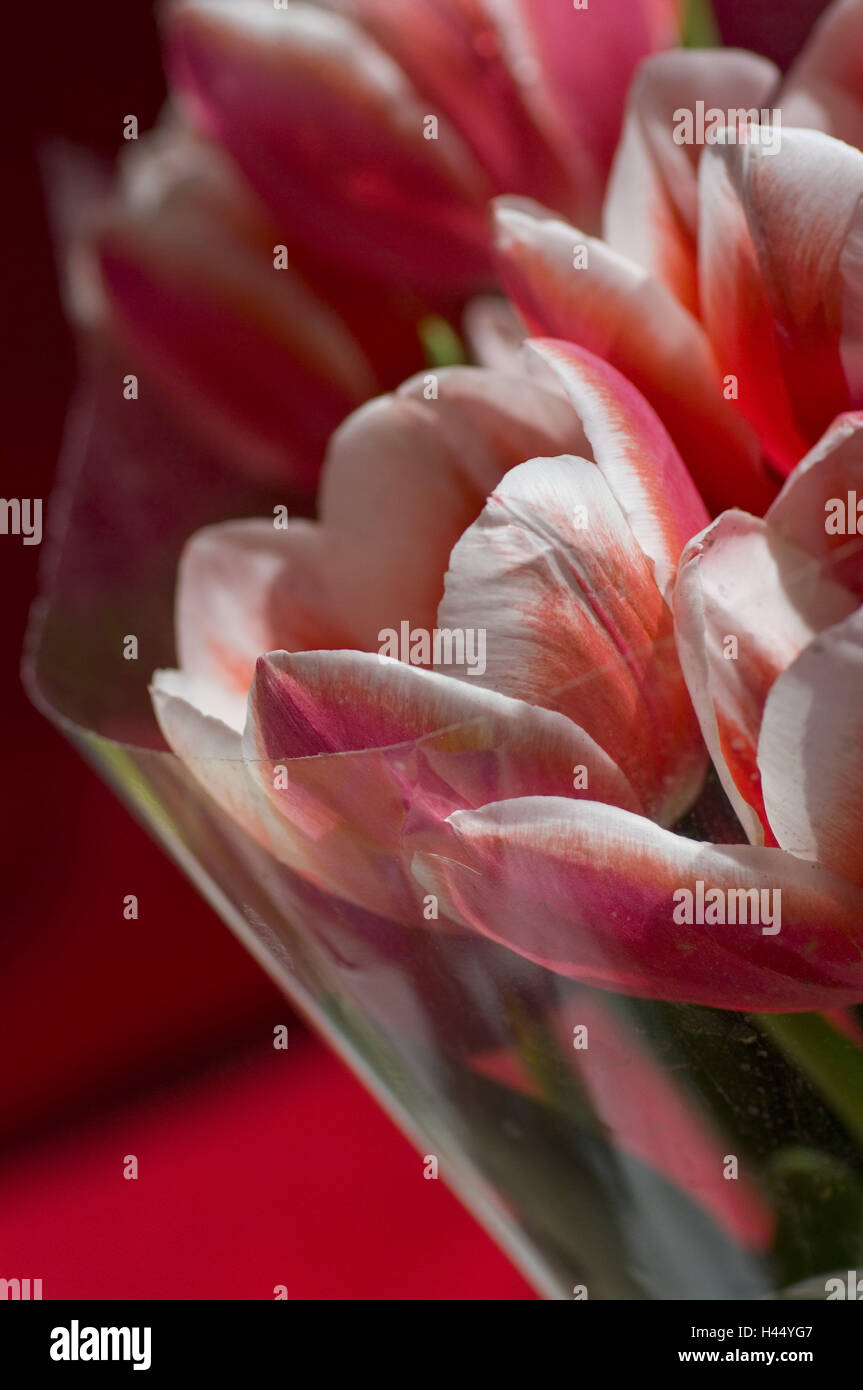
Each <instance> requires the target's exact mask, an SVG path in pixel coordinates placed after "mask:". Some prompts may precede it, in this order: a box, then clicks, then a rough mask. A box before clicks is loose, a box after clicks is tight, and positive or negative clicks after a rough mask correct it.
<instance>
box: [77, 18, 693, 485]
mask: <svg viewBox="0 0 863 1390" xmlns="http://www.w3.org/2000/svg"><path fill="white" fill-rule="evenodd" d="M677 18H678V16H677V0H614V2H613V3H608V0H606V2H605V3H604V4H602V5H601V6H595V7H593V8H589V9H587V10H585V11H583V12H580V11H578V10H577V9H575V8H574V7H571V6H568V5H560V4H559V3H558V0H532V3H530V4H528V3H527V0H445V2H444V3H442V0H411V3H410V4H401V3H399V4H393V3H391V0H343V3H333V4H330V5H312V4H302V3H295V2H294V0H291V3H290V5H284V6H276V5H274V4H272V3H271V2H270V0H250V2H249V3H238V2H237V0H234V3H230V0H226V3H212V0H200V2H199V0H194V2H192V0H190V3H179V4H174V5H171V6H169V7H168V8H167V10H166V12H165V15H164V46H165V60H166V67H167V70H168V75H169V81H170V83H171V87H172V100H171V102H170V103H169V106H168V108H167V112H166V115H165V116H164V117H163V119H162V120H161V122H160V124H159V126H158V127H157V129H156V130H155V132H153V133H151V134H150V135H148V136H145V137H144V138H143V139H142V140H141V141H140V145H139V144H138V142H137V133H136V134H135V139H134V140H133V141H132V143H131V144H130V146H129V148H128V151H127V153H126V154H125V155H124V157H123V160H122V161H121V169H120V175H121V176H120V179H119V181H118V186H117V188H116V189H115V191H114V193H113V195H112V196H110V197H108V198H105V197H100V198H98V199H96V200H95V203H96V206H95V209H94V211H93V212H92V215H91V216H90V217H89V218H88V219H85V226H84V229H83V236H82V237H81V238H80V241H81V242H82V243H83V245H82V246H79V245H77V240H79V239H76V251H75V265H76V272H75V277H74V278H75V280H76V288H77V291H78V292H77V294H76V299H77V300H78V301H79V303H83V302H84V301H85V300H86V301H87V323H88V327H90V328H91V329H92V328H93V327H95V328H96V329H97V330H98V333H99V335H100V337H101V338H102V339H103V340H106V341H107V342H108V343H109V344H110V345H111V346H112V347H113V348H114V350H115V352H116V355H117V357H118V359H119V362H120V363H122V364H123V371H124V372H133V373H134V374H135V375H136V376H138V377H139V378H140V390H141V391H151V392H152V389H153V387H154V386H155V387H157V388H158V390H159V391H160V392H161V393H162V394H164V396H165V397H166V399H167V400H168V401H169V402H170V404H171V405H172V407H173V408H174V410H176V411H177V413H178V418H179V419H180V420H182V421H183V423H184V425H185V428H186V429H187V430H190V431H191V432H192V433H194V434H195V435H196V436H197V437H198V439H199V440H202V441H203V443H204V444H205V446H206V447H208V448H209V449H210V450H211V451H212V452H213V454H214V455H215V456H216V457H219V458H222V459H226V460H227V461H228V462H229V463H230V465H231V466H232V467H234V468H236V469H239V470H240V471H242V472H243V473H245V474H247V475H251V476H252V477H254V478H256V479H260V480H262V481H264V482H271V483H281V484H283V485H284V487H285V488H287V489H288V491H289V495H291V496H293V495H294V494H304V495H305V496H306V497H309V496H310V495H312V494H313V492H314V488H315V484H316V481H317V477H318V474H319V471H320V466H321V461H322V459H323V457H324V453H325V449H326V442H327V439H328V438H329V435H330V434H331V432H332V430H333V429H334V428H335V426H336V425H337V424H338V423H339V422H340V421H341V420H342V419H344V417H345V416H346V415H347V414H348V413H349V412H350V410H352V409H353V408H354V407H355V406H357V405H359V404H360V403H361V402H362V401H363V400H366V399H368V398H370V397H372V396H374V395H375V394H377V393H378V392H379V391H381V390H382V389H387V388H391V387H394V386H395V385H397V384H398V383H399V382H400V381H403V380H404V379H405V377H406V376H408V375H409V374H410V373H411V372H412V371H414V370H418V369H419V367H420V366H421V365H422V362H423V360H424V357H423V350H422V348H423V343H422V342H421V337H422V327H423V323H424V321H425V320H426V319H428V316H429V315H430V314H431V315H434V314H443V315H445V316H449V317H450V318H452V317H453V316H457V315H458V314H459V312H460V310H461V307H462V305H463V302H464V298H465V295H467V294H468V293H472V292H473V291H475V290H477V289H481V288H483V287H490V286H493V285H494V270H493V265H492V256H491V244H490V237H489V225H488V200H489V198H490V197H492V196H493V195H494V194H496V193H504V192H515V193H524V194H527V195H531V196H534V197H537V198H541V199H543V200H545V201H548V202H550V203H552V204H553V205H554V206H555V207H559V208H561V209H562V210H563V211H564V212H565V213H566V215H568V216H571V217H575V218H578V219H580V220H581V221H583V222H585V223H586V224H587V225H589V226H595V225H596V224H597V222H598V216H599V208H600V205H601V200H602V192H603V187H604V184H605V181H606V179H607V176H608V170H609V167H610V164H611V159H612V155H613V152H614V147H615V144H616V141H617V138H618V134H619V130H620V124H621V117H622V112H623V104H624V99H625V94H626V89H627V86H628V83H629V80H630V77H631V75H632V73H633V71H634V69H635V67H636V65H637V64H638V62H639V60H640V59H641V58H642V57H643V56H644V55H645V54H647V53H651V52H653V51H655V50H656V49H658V48H662V47H666V46H668V45H670V44H672V43H673V42H675V40H676V37H677ZM85 191H86V197H85ZM77 199H78V201H79V202H91V201H93V200H92V196H91V194H90V191H89V190H85V188H84V187H83V183H82V186H80V187H79V188H78V190H77ZM79 220H80V219H79Z"/></svg>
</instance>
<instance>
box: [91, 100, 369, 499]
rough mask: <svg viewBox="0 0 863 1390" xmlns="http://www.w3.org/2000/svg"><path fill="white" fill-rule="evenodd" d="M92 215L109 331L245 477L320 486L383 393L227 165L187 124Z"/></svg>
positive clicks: (139, 162) (154, 143)
mask: <svg viewBox="0 0 863 1390" xmlns="http://www.w3.org/2000/svg"><path fill="white" fill-rule="evenodd" d="M122 175H123V182H122V187H121V195H120V196H119V197H117V198H116V199H115V200H114V201H112V202H108V203H107V204H105V205H104V206H103V207H102V208H101V209H100V211H99V212H98V213H97V214H94V215H93V216H92V217H91V225H90V227H89V232H88V237H87V255H88V257H89V260H90V262H91V264H92V267H93V268H94V269H95V266H96V265H98V267H99V275H98V279H99V282H100V290H101V294H100V299H101V314H100V320H101V323H100V326H101V327H102V329H103V331H104V330H105V329H107V330H108V331H110V332H111V333H113V334H114V335H118V336H120V338H121V340H122V342H123V343H124V344H125V345H126V346H127V347H128V345H129V344H131V346H132V347H133V349H134V350H135V352H136V354H137V355H138V356H139V357H140V358H141V359H142V360H143V361H146V363H147V368H148V372H149V374H151V375H152V376H153V377H155V378H156V380H157V381H158V382H159V383H160V385H161V387H162V389H163V390H164V391H165V392H167V393H168V394H169V395H170V396H171V397H172V398H173V399H174V400H178V401H179V403H180V404H181V405H182V406H183V407H184V408H185V409H186V410H187V411H191V415H192V419H193V422H194V423H195V425H196V427H197V429H198V431H199V432H203V433H205V435H206V437H207V438H208V439H209V440H211V441H213V442H214V443H215V444H216V446H217V447H219V448H221V450H222V451H224V450H225V449H226V448H227V447H228V446H229V445H230V446H231V450H232V455H233V456H234V457H235V458H236V459H237V460H238V461H239V462H240V465H241V466H242V467H243V468H244V470H245V471H253V472H254V473H256V474H259V475H260V474H262V475H263V476H265V477H267V478H277V479H280V480H282V481H284V479H285V478H286V477H291V476H293V478H294V480H295V481H296V482H299V483H301V484H302V485H304V486H305V487H306V488H308V486H309V484H310V483H312V484H313V483H314V482H315V481H316V478H317V473H318V471H319V469H320V464H321V460H322V458H323V453H324V448H325V445H326V439H327V436H328V435H329V433H330V432H331V431H332V429H334V428H335V426H336V425H337V424H338V423H339V421H340V420H341V419H343V418H344V416H345V415H346V414H347V412H348V411H349V410H350V409H352V408H353V407H354V406H356V405H358V404H359V403H360V402H361V401H363V400H365V399H366V398H367V397H368V396H370V395H372V394H374V391H375V389H376V386H377V382H376V378H375V374H374V372H373V371H372V368H371V366H370V365H369V363H368V361H367V360H366V358H365V356H364V354H363V353H362V351H361V350H360V348H359V346H358V344H357V342H356V341H355V339H354V338H353V337H352V336H351V334H350V333H349V331H348V329H347V328H346V326H345V324H344V323H343V322H342V321H341V320H340V319H339V318H338V316H337V315H336V314H335V313H334V311H333V310H332V309H331V308H330V307H328V305H327V304H325V303H324V302H323V301H322V300H320V299H319V298H318V297H317V296H316V295H315V294H314V293H313V292H312V291H311V290H310V289H309V288H308V287H307V286H306V285H305V284H304V283H303V282H302V280H300V279H299V278H298V277H297V274H296V271H295V270H294V269H290V270H288V271H286V272H280V273H278V274H276V273H274V271H273V244H274V242H275V241H277V240H278V235H277V234H276V233H274V230H273V228H272V227H271V226H270V225H269V223H268V221H267V219H266V217H265V215H264V214H263V211H262V209H261V208H260V206H259V205H258V203H257V200H256V199H255V198H254V197H253V196H252V194H251V193H250V191H249V189H248V187H247V186H246V184H245V183H244V181H243V180H242V179H241V178H239V177H238V176H237V174H236V172H235V171H234V169H233V167H232V165H231V163H230V161H229V160H228V159H227V157H226V156H224V155H222V154H221V153H220V152H219V151H217V150H216V149H214V148H213V147H212V146H211V145H209V144H208V143H207V142H206V141H203V140H200V139H196V138H195V137H193V136H192V135H191V134H190V133H189V132H188V131H187V130H185V129H184V128H183V127H182V126H179V127H175V126H174V125H170V124H169V125H168V126H167V127H166V128H164V129H160V130H157V131H156V132H154V133H153V134H152V135H150V136H148V137H147V138H146V139H145V140H143V141H142V142H141V148H140V150H137V149H136V150H134V153H133V155H132V156H131V157H129V156H127V157H126V159H125V160H124V162H123V165H122Z"/></svg>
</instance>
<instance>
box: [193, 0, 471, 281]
mask: <svg viewBox="0 0 863 1390" xmlns="http://www.w3.org/2000/svg"><path fill="white" fill-rule="evenodd" d="M167 27H168V34H167V38H168V53H169V59H170V63H171V67H172V69H173V74H174V78H175V81H176V84H177V86H178V88H179V90H180V91H181V92H182V93H183V94H184V97H185V104H186V108H187V110H188V111H189V114H190V116H191V118H192V120H193V121H195V122H196V124H197V125H198V126H199V128H202V129H204V130H205V131H206V132H207V133H208V134H210V135H211V136H214V137H215V138H216V139H218V141H219V142H220V143H221V144H222V145H223V146H224V147H225V148H226V149H227V150H228V151H229V152H230V154H231V155H232V156H233V158H234V159H235V160H236V161H237V163H238V164H239V166H240V168H241V169H242V170H243V172H244V174H245V175H246V177H247V178H248V180H249V182H250V183H251V184H252V186H253V187H254V188H255V189H256V190H257V192H258V193H259V194H260V196H261V198H262V199H263V201H264V203H265V204H266V205H267V207H268V208H269V209H270V212H271V213H272V215H273V217H274V218H275V220H276V221H277V223H279V224H280V225H282V226H283V227H284V228H285V229H286V235H287V229H290V231H291V232H292V233H293V234H294V235H298V236H299V237H300V238H301V239H302V240H304V241H305V242H306V243H307V244H310V245H312V246H314V247H316V248H317V249H319V250H321V251H323V252H325V253H326V254H328V255H332V256H333V257H334V259H335V260H336V262H337V264H350V265H352V266H354V267H356V268H358V269H360V270H364V271H371V272H372V273H374V274H377V275H379V276H382V277H383V278H387V279H391V278H392V277H393V276H401V277H404V278H405V279H407V280H409V281H410V282H411V283H412V284H415V285H417V286H421V287H423V288H427V289H436V288H438V287H440V286H441V285H443V286H444V287H446V288H448V289H452V288H453V287H454V286H455V287H457V286H459V285H461V286H462V287H466V286H470V285H475V284H477V282H479V283H480V284H482V283H483V282H484V281H486V280H487V279H488V268H487V252H486V247H485V240H486V237H485V219H484V213H483V206H484V201H485V199H486V198H487V197H488V196H489V195H490V193H491V192H492V191H493V190H492V189H491V187H490V186H489V185H488V183H487V181H486V179H485V176H484V175H483V172H482V170H481V169H480V168H479V166H478V165H477V164H476V162H475V160H474V159H473V158H472V156H471V155H470V153H469V151H468V150H467V148H466V147H465V146H464V145H463V144H462V142H461V140H460V138H459V136H458V135H457V134H456V132H455V131H454V130H452V129H451V128H450V127H449V125H448V123H447V122H446V121H445V120H444V119H443V118H441V119H440V121H439V129H438V138H437V139H436V140H428V139H426V138H425V137H424V126H423V122H424V118H425V115H426V109H425V106H424V104H423V102H422V100H421V99H420V97H419V95H418V93H417V92H416V91H415V90H414V88H413V87H412V85H411V84H410V82H409V81H408V79H407V78H406V76H405V75H404V74H403V73H402V71H401V70H400V68H399V67H398V66H397V64H396V63H395V62H393V60H392V59H391V58H390V57H389V55H388V54H386V53H385V52H384V51H383V50H382V49H381V48H379V47H378V46H377V44H375V43H374V41H373V40H372V39H371V38H370V37H369V36H368V35H366V34H364V32H363V31H362V30H361V29H360V28H358V27H357V26H356V25H354V24H352V23H351V22H350V21H349V20H347V19H345V18H344V17H342V16H340V15H336V14H332V13H328V12H327V11H325V10H321V9H318V8H316V7H314V6H312V5H304V4H293V3H292V4H291V5H289V6H288V7H287V8H286V9H284V10H281V9H274V8H273V7H272V6H269V7H267V6H257V5H246V4H243V3H238V2H237V0H226V3H221V4H211V3H197V2H196V0H194V2H193V3H187V4H183V5H181V6H179V7H177V8H176V9H174V10H172V11H171V12H169V16H168V20H167ZM333 151H338V166H337V168H336V167H334V165H333V162H332V152H333Z"/></svg>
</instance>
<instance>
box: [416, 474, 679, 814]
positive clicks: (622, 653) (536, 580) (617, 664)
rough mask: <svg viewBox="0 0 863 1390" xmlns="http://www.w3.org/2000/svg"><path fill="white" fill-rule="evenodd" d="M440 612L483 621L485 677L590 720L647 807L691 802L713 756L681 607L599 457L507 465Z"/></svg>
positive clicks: (469, 537) (461, 551)
mask: <svg viewBox="0 0 863 1390" xmlns="http://www.w3.org/2000/svg"><path fill="white" fill-rule="evenodd" d="M438 623H439V625H440V627H441V628H443V629H454V630H474V631H481V632H484V633H485V634H486V659H485V668H484V670H483V671H482V672H478V673H477V675H476V678H477V680H478V681H479V682H481V683H482V684H483V685H485V686H488V687H489V688H491V689H494V690H500V691H503V692H504V693H505V694H508V695H513V696H517V697H519V698H521V699H524V700H527V701H529V702H531V703H532V704H537V705H542V706H544V707H546V708H548V709H555V710H559V711H561V712H562V713H564V714H566V715H568V716H569V717H570V718H571V719H573V720H574V721H575V722H576V723H577V724H579V725H581V727H582V728H584V729H585V730H587V732H588V733H589V734H591V736H592V737H593V738H594V739H595V740H596V741H597V742H598V743H599V744H600V745H601V746H602V747H604V748H605V749H606V750H607V751H608V752H609V753H610V754H611V755H612V756H613V757H614V758H615V760H616V761H617V763H618V765H619V766H620V767H621V768H622V769H623V770H624V771H625V772H626V774H627V776H628V777H629V779H630V781H631V782H632V784H633V786H634V787H635V788H636V790H637V792H638V794H639V796H640V797H641V799H642V802H643V804H644V806H645V808H646V809H647V811H648V813H649V814H651V815H657V816H658V817H659V818H660V819H662V820H665V821H668V822H671V821H673V820H674V819H676V818H677V817H678V816H679V815H682V814H683V813H684V812H685V811H686V810H687V809H688V807H689V805H690V804H691V801H692V799H693V797H694V796H695V794H696V793H697V791H698V788H699V786H700V783H701V780H702V777H703V774H704V766H705V758H704V750H703V745H702V742H701V737H700V735H699V732H698V727H697V723H696V720H695V718H694V715H693V712H692V707H691V705H690V701H689V696H688V694H687V691H686V686H685V683H684V680H683V676H682V673H681V670H680V667H679V665H678V660H677V653H676V651H675V647H674V633H673V625H672V618H671V612H670V610H669V608H668V606H667V604H666V603H665V600H664V599H663V598H662V595H661V594H660V592H659V590H658V589H657V587H656V581H655V579H654V576H653V572H652V568H651V566H650V564H649V563H648V561H647V560H646V558H645V557H644V555H643V554H642V553H641V551H640V550H639V548H638V545H637V544H636V542H635V539H634V537H633V534H632V531H631V529H630V527H629V525H628V523H627V521H626V518H625V517H624V515H623V512H622V511H621V509H620V507H619V505H618V503H617V502H616V500H615V498H614V496H613V494H612V492H611V490H610V488H609V485H608V483H607V482H606V480H605V478H604V477H603V475H602V474H601V473H600V471H599V469H598V468H597V467H596V465H595V464H594V463H591V462H588V461H587V460H585V459H580V458H574V457H571V456H563V457H560V458H550V459H532V460H530V461H529V462H528V463H524V464H521V465H520V466H519V467H518V468H514V469H512V471H511V472H509V473H507V475H506V476H505V478H504V479H503V480H502V482H501V483H500V484H499V485H498V487H497V488H496V489H495V491H494V492H493V493H492V495H491V497H490V498H489V501H488V502H487V504H486V506H485V508H484V510H483V512H482V514H481V516H480V517H479V519H478V520H477V521H476V522H475V523H474V525H473V526H471V527H470V528H469V529H468V530H467V531H466V532H465V534H464V535H463V536H462V538H461V540H460V541H459V542H458V544H457V545H456V547H455V549H454V550H453V553H452V559H451V562H450V569H449V572H448V574H447V578H446V593H445V595H444V599H443V602H442V604H441V607H440V610H439V614H438ZM453 669H454V668H453ZM455 673H456V674H458V671H456V672H455Z"/></svg>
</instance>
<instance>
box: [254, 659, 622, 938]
mask: <svg viewBox="0 0 863 1390" xmlns="http://www.w3.org/2000/svg"><path fill="white" fill-rule="evenodd" d="M244 747H245V753H246V758H247V760H248V766H249V769H250V771H251V773H252V776H253V778H254V779H255V781H256V783H257V785H258V786H260V787H261V789H262V791H263V792H265V793H266V795H267V796H268V797H269V799H270V801H271V803H272V805H273V806H274V807H275V808H276V810H277V812H278V814H279V815H280V816H281V817H282V818H284V820H285V821H286V822H287V823H288V824H289V825H290V827H291V830H292V833H293V834H294V835H296V836H297V837H298V840H299V842H300V843H301V844H304V845H305V846H306V849H305V857H306V859H307V860H308V861H309V862H314V865H315V873H314V876H313V878H314V881H315V882H317V883H318V884H319V885H320V886H323V887H326V888H328V889H329V890H330V891H333V892H337V893H339V894H340V895H341V896H343V897H347V898H348V899H350V900H351V901H353V902H357V903H359V904H360V905H361V906H364V907H368V908H370V909H371V910H373V911H376V912H379V913H381V914H382V915H384V916H387V917H392V918H394V919H395V920H398V921H405V922H408V923H414V924H422V913H421V903H420V900H419V898H418V897H417V891H416V884H415V881H414V880H413V878H412V877H411V875H410V872H409V868H408V865H407V863H406V862H405V860H404V854H403V851H404V847H405V845H409V844H410V842H411V841H412V838H413V837H414V836H415V835H417V834H419V833H422V832H424V831H426V830H427V829H428V828H429V827H430V826H434V825H436V824H439V823H440V822H441V821H442V820H443V819H444V818H445V817H446V816H447V815H449V813H450V812H451V811H452V810H453V809H454V808H457V807H464V806H476V805H480V804H482V803H483V801H484V800H485V799H486V798H487V796H488V795H489V793H490V792H491V793H492V794H493V795H495V796H504V797H507V796H519V795H522V794H524V791H525V789H526V788H533V789H538V788H542V789H543V790H544V791H546V792H548V791H550V790H554V791H556V792H557V793H560V794H573V795H575V794H578V793H577V792H576V791H574V789H573V785H574V778H573V774H574V772H575V771H576V769H577V768H584V769H586V772H587V781H588V786H589V791H588V790H587V788H586V789H585V794H588V795H590V796H598V797H600V798H605V797H609V798H610V799H612V800H614V801H615V803H619V804H622V805H627V806H630V807H634V806H638V805H639V804H640V803H639V802H638V798H637V797H636V795H635V794H634V792H633V790H632V788H631V787H630V786H629V784H628V782H627V780H626V778H625V776H624V775H623V774H622V773H621V772H620V771H619V769H618V768H617V766H616V765H615V763H614V762H613V761H612V760H611V758H609V757H608V755H607V754H605V753H604V752H603V751H602V749H601V748H599V747H598V746H597V745H596V744H595V743H594V742H593V741H592V740H591V739H590V738H589V736H588V735H587V734H586V733H585V732H584V731H583V730H581V729H579V728H577V727H576V726H575V725H573V724H572V723H571V722H570V721H569V720H567V719H564V718H563V716H561V715H558V714H552V713H550V712H549V711H546V710H539V709H533V708H532V707H530V706H528V705H525V704H522V703H521V702H519V701H515V700H509V699H506V698H505V697H504V696H501V695H496V694H494V693H493V692H490V691H486V690H483V689H482V688H481V687H478V686H472V685H471V684H470V683H469V682H468V681H455V680H450V679H448V678H447V677H446V676H442V675H438V674H435V673H434V672H431V671H427V670H422V669H419V668H418V667H416V666H410V665H407V664H405V663H402V662H399V661H394V660H391V659H389V658H387V657H378V656H376V655H371V654H368V653H358V652H308V653H301V654H296V655H293V656H290V655H288V654H287V653H284V652H273V653H270V654H269V655H268V656H266V657H263V658H261V660H260V661H259V663H258V672H257V676H256V678H255V684H254V686H253V689H252V692H251V696H250V700H249V720H248V724H247V727H246V733H245V735H244ZM280 767H281V768H283V769H284V771H285V774H286V775H285V776H283V777H276V776H275V775H274V772H275V770H277V769H278V768H280ZM283 783H286V785H283ZM305 872H306V874H307V876H310V877H312V875H311V874H309V872H308V870H306V871H305Z"/></svg>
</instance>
